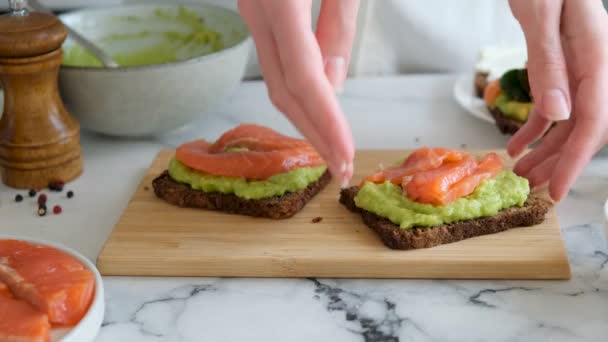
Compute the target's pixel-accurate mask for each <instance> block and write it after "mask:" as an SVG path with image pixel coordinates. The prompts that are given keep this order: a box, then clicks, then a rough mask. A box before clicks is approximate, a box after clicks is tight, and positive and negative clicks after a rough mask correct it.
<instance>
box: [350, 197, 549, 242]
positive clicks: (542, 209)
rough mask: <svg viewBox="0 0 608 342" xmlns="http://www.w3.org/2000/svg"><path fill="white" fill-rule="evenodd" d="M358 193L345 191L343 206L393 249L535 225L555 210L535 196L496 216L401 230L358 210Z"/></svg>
mask: <svg viewBox="0 0 608 342" xmlns="http://www.w3.org/2000/svg"><path fill="white" fill-rule="evenodd" d="M358 191H359V188H358V187H356V186H353V187H350V188H346V189H343V190H342V191H341V193H340V203H342V204H343V205H344V206H345V207H347V208H348V209H349V210H351V211H353V212H356V213H360V214H361V217H362V218H363V222H364V223H365V224H366V225H367V226H368V227H369V228H371V229H372V230H373V231H375V232H376V234H378V236H379V237H380V239H381V240H382V242H384V244H385V245H386V246H388V247H390V248H392V249H418V248H429V247H434V246H438V245H443V244H446V243H452V242H456V241H460V240H464V239H469V238H472V237H475V236H480V235H487V234H494V233H498V232H502V231H505V230H507V229H511V228H516V227H528V226H533V225H536V224H539V223H541V222H543V221H544V219H545V214H546V213H547V211H548V210H549V208H550V207H551V204H550V203H549V202H548V201H546V200H544V199H541V198H540V197H537V196H534V195H531V196H530V197H529V198H528V200H527V201H526V203H525V204H524V206H523V207H511V208H507V209H504V210H502V211H500V212H498V214H496V215H494V216H490V217H482V218H478V219H473V220H466V221H459V222H454V223H449V224H442V225H440V226H435V227H413V228H411V229H401V228H399V226H398V225H396V224H394V223H393V222H391V221H389V220H388V219H386V218H383V217H380V216H378V215H376V214H374V213H371V212H369V211H367V210H364V209H361V208H358V207H357V206H356V205H355V200H354V199H355V196H356V195H357V192H358Z"/></svg>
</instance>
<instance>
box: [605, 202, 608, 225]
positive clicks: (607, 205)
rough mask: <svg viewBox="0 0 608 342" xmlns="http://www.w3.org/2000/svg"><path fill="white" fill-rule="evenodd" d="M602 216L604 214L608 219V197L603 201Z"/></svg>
mask: <svg viewBox="0 0 608 342" xmlns="http://www.w3.org/2000/svg"><path fill="white" fill-rule="evenodd" d="M604 216H605V218H606V220H607V221H608V199H607V200H606V202H605V203H604Z"/></svg>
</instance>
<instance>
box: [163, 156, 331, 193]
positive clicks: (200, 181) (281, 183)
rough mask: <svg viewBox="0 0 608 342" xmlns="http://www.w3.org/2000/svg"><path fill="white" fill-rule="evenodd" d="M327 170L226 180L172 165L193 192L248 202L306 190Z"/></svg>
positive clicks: (176, 177) (174, 174)
mask: <svg viewBox="0 0 608 342" xmlns="http://www.w3.org/2000/svg"><path fill="white" fill-rule="evenodd" d="M326 170H327V166H317V167H302V168H298V169H295V170H292V171H289V172H286V173H280V174H277V175H274V176H272V177H270V178H268V179H266V180H247V179H245V178H236V177H223V176H215V175H210V174H207V173H203V172H200V171H197V170H193V169H191V168H189V167H187V166H186V165H184V164H182V163H180V162H179V161H177V160H175V159H172V160H171V162H170V163H169V175H170V176H171V178H173V179H174V180H176V181H178V182H180V183H186V184H189V185H190V187H192V189H195V190H202V191H205V192H220V193H223V194H235V195H236V196H238V197H241V198H245V199H260V198H268V197H273V196H281V195H283V194H285V193H286V192H294V191H298V190H302V189H304V188H306V187H307V186H308V185H309V184H310V183H313V182H315V181H317V180H318V179H319V178H320V177H321V176H322V175H323V173H325V171H326Z"/></svg>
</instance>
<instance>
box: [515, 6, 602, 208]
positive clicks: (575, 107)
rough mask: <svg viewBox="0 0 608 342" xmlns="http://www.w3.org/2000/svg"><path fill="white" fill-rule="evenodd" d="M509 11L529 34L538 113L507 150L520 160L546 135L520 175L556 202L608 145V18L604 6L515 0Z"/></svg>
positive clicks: (520, 167)
mask: <svg viewBox="0 0 608 342" xmlns="http://www.w3.org/2000/svg"><path fill="white" fill-rule="evenodd" d="M510 5H511V9H512V11H513V14H514V15H515V17H516V18H517V20H518V21H519V23H520V25H521V27H522V29H523V31H524V33H525V36H526V42H527V47H528V74H529V80H530V87H531V90H532V96H533V98H534V102H535V107H534V110H533V113H531V116H530V118H529V120H528V122H527V123H526V124H525V125H524V126H523V127H522V128H521V129H520V130H519V131H518V132H517V133H516V134H515V135H514V136H513V138H511V141H510V142H509V146H508V150H509V154H511V156H517V155H520V154H521V153H522V152H523V151H524V150H525V148H526V147H527V146H528V145H530V144H531V143H533V142H534V141H536V140H538V139H540V138H541V137H542V140H541V142H540V144H539V145H538V146H537V147H535V148H534V149H533V150H532V151H531V152H530V153H528V154H527V155H526V156H524V157H523V158H522V159H521V160H520V161H519V162H518V163H517V165H516V166H515V172H516V173H518V174H519V175H522V176H524V177H527V178H528V179H529V180H530V184H531V185H532V186H539V185H542V184H544V183H546V182H547V181H548V182H549V192H550V194H551V197H552V198H553V199H554V200H556V201H558V200H560V199H562V198H563V197H564V196H565V195H566V194H567V193H568V190H569V189H570V187H571V186H572V184H573V183H574V181H575V180H576V178H577V177H578V176H579V175H580V174H581V173H582V171H583V168H584V167H585V165H587V163H589V161H590V160H591V158H592V157H593V155H594V154H595V153H596V152H597V151H598V150H599V149H600V148H601V147H602V146H604V145H605V144H606V143H607V142H608V16H607V15H606V11H605V10H604V7H603V5H602V2H601V1H600V0H510ZM554 121H558V122H557V124H556V125H555V126H554V127H553V128H551V130H550V131H549V132H548V133H547V135H546V136H544V137H543V134H544V133H545V132H546V131H547V129H549V127H550V126H551V124H552V123H553V122H554Z"/></svg>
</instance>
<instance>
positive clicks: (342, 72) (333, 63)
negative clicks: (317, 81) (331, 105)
mask: <svg viewBox="0 0 608 342" xmlns="http://www.w3.org/2000/svg"><path fill="white" fill-rule="evenodd" d="M325 75H327V79H328V80H329V83H331V85H332V86H333V87H334V90H335V91H336V93H338V94H340V93H342V91H343V90H344V88H343V87H344V80H345V79H346V61H345V60H344V57H338V56H333V57H327V58H326V59H325Z"/></svg>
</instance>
